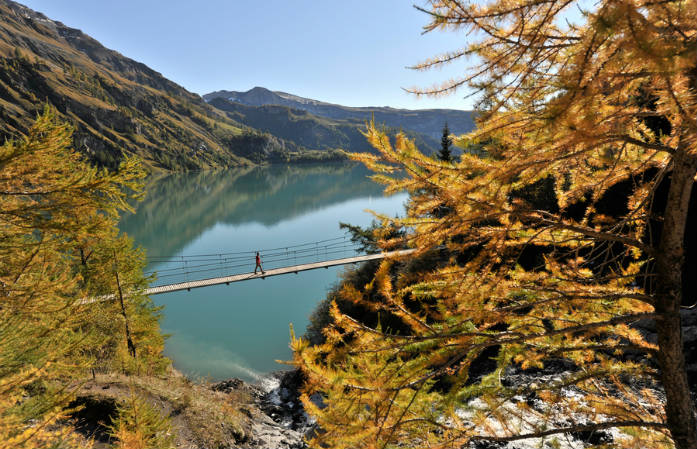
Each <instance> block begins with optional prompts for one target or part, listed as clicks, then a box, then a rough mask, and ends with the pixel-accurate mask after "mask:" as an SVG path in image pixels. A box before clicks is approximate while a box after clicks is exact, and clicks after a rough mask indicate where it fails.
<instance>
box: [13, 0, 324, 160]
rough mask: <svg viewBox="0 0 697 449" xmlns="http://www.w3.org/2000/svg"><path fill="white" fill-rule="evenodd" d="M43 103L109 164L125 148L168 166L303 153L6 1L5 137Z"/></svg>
mask: <svg viewBox="0 0 697 449" xmlns="http://www.w3.org/2000/svg"><path fill="white" fill-rule="evenodd" d="M46 102H48V103H50V104H51V105H53V106H54V107H55V108H56V109H57V110H58V112H59V114H60V115H61V118H62V119H65V120H67V121H69V122H70V123H72V125H73V126H74V127H75V129H76V133H75V145H76V147H77V149H78V150H79V151H80V152H82V153H83V154H85V155H86V156H87V157H88V158H89V159H90V160H92V161H94V162H96V163H98V164H100V165H103V166H107V167H114V166H116V165H118V163H119V161H120V160H121V159H122V158H123V155H124V153H129V154H137V155H139V156H140V157H141V158H142V159H143V160H144V161H145V163H146V164H147V165H148V166H150V167H151V168H156V169H157V168H160V169H170V170H171V169H176V170H182V169H183V170H187V169H200V168H206V167H224V166H238V165H248V164H251V163H252V162H264V161H267V160H274V159H283V160H293V159H294V158H295V159H298V158H302V157H306V155H304V154H303V155H301V154H300V153H302V152H303V151H304V148H299V147H297V146H296V145H294V144H292V143H287V142H284V141H283V140H282V139H278V138H275V137H273V136H270V135H268V134H266V133H260V132H257V131H255V130H252V129H249V128H248V127H246V126H244V125H241V124H239V123H237V122H235V121H234V120H231V119H230V118H228V117H226V116H225V115H224V114H223V113H221V112H220V111H218V110H217V109H215V108H212V107H210V106H209V105H207V104H206V103H205V102H204V101H203V100H202V99H201V97H199V96H198V95H196V94H193V93H191V92H188V91H187V90H185V89H184V88H182V87H181V86H178V85H177V84H175V83H173V82H172V81H169V80H168V79H166V78H164V77H163V76H162V75H160V74H159V73H157V72H155V71H154V70H152V69H150V68H148V67H147V66H145V65H144V64H141V63H139V62H136V61H133V60H131V59H129V58H127V57H124V56H123V55H121V54H119V53H117V52H115V51H112V50H109V49H107V48H105V47H103V46H102V45H101V44H100V43H99V42H97V41H95V40H94V39H92V38H91V37H89V36H87V35H85V34H84V33H82V32H81V31H79V30H76V29H73V28H69V27H66V26H65V25H63V24H62V23H60V22H56V21H52V20H50V19H48V18H47V17H45V16H44V15H42V14H40V13H37V12H35V11H32V10H31V9H29V8H26V7H24V6H21V5H19V4H17V3H14V2H11V1H9V0H0V123H2V126H1V127H0V139H3V140H4V139H7V138H13V137H18V136H20V135H21V134H24V133H25V132H26V131H27V129H28V127H29V125H30V123H31V122H32V121H33V119H34V118H35V117H36V115H37V112H38V111H40V110H41V109H42V108H43V105H44V104H45V103H46ZM319 156H322V155H317V154H311V155H310V157H319Z"/></svg>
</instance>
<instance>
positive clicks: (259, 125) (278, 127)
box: [209, 97, 443, 154]
mask: <svg viewBox="0 0 697 449" xmlns="http://www.w3.org/2000/svg"><path fill="white" fill-rule="evenodd" d="M209 104H210V105H211V106H215V107H216V108H218V109H220V110H221V111H225V113H226V114H227V116H228V118H230V119H232V120H234V121H236V122H239V123H242V124H244V125H247V126H250V127H252V128H255V129H258V130H260V131H263V132H267V133H270V134H272V135H274V136H276V137H278V138H281V139H283V140H284V141H286V142H291V143H293V144H295V145H298V146H300V147H304V148H312V149H317V150H331V149H337V148H340V149H342V150H345V151H351V152H362V151H373V149H372V148H371V146H370V144H368V141H367V140H366V138H365V136H364V135H363V134H362V131H363V130H364V129H365V123H366V120H362V119H356V118H348V119H332V118H327V117H322V116H319V115H315V114H312V113H310V112H308V111H306V110H304V109H296V108H292V107H289V106H282V105H274V104H265V105H262V106H251V105H247V104H243V103H237V102H235V101H231V100H227V99H225V98H222V97H216V98H213V99H211V100H210V101H209ZM440 127H441V129H440V130H438V133H439V137H438V139H434V138H432V137H431V136H430V135H426V134H421V133H418V132H415V131H412V130H404V131H405V132H406V134H407V135H408V136H409V137H410V138H411V139H413V140H414V141H415V143H416V144H417V146H418V147H419V149H420V150H421V151H423V152H425V153H426V154H429V153H432V152H434V151H436V150H438V148H440V133H442V127H443V123H441V125H440ZM398 131H400V129H399V128H396V127H393V128H389V129H388V134H390V135H394V134H396V133H397V132H398Z"/></svg>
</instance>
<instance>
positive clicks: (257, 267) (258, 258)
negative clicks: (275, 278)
mask: <svg viewBox="0 0 697 449" xmlns="http://www.w3.org/2000/svg"><path fill="white" fill-rule="evenodd" d="M256 261H257V265H256V266H255V267H254V274H257V269H260V270H261V274H264V269H263V268H262V267H261V256H260V255H259V251H257V257H256Z"/></svg>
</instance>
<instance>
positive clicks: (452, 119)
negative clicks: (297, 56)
mask: <svg viewBox="0 0 697 449" xmlns="http://www.w3.org/2000/svg"><path fill="white" fill-rule="evenodd" d="M217 98H223V99H225V100H228V101H232V102H235V103H240V104H245V105H249V106H257V107H258V106H265V105H277V106H287V107H290V108H293V109H301V110H304V111H307V112H310V113H312V114H315V115H318V116H321V117H325V118H330V119H336V120H362V121H364V122H365V121H367V120H371V119H372V118H373V117H374V118H375V121H376V122H378V123H383V124H384V125H386V126H388V127H394V128H404V129H408V130H411V131H414V132H417V133H420V134H424V135H427V136H429V137H431V138H434V139H440V136H441V133H442V129H443V125H444V124H445V123H446V122H447V123H448V127H449V128H450V131H451V132H452V133H454V134H464V133H467V132H469V131H471V130H472V129H474V120H473V111H460V110H456V109H398V108H392V107H389V106H365V107H353V106H343V105H340V104H334V103H327V102H324V101H319V100H314V99H311V98H305V97H300V96H298V95H294V94H289V93H287V92H282V91H272V90H269V89H267V88H264V87H260V86H256V87H253V88H252V89H250V90H248V91H246V92H241V91H231V90H218V91H215V92H211V93H208V94H205V95H203V99H204V100H205V101H206V102H208V103H211V101H212V100H214V99H217Z"/></svg>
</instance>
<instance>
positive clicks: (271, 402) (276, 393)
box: [211, 370, 316, 449]
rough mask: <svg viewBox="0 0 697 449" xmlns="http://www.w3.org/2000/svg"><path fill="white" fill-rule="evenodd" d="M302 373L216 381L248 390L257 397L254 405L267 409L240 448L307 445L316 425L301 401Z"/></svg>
mask: <svg viewBox="0 0 697 449" xmlns="http://www.w3.org/2000/svg"><path fill="white" fill-rule="evenodd" d="M301 384H302V374H301V373H300V371H298V370H292V371H280V372H275V373H272V374H271V375H270V376H269V377H267V378H265V379H264V381H262V382H260V383H257V384H249V383H247V382H245V381H243V380H242V379H237V378H232V379H228V380H224V381H221V382H218V383H215V384H213V385H212V386H211V388H212V389H213V390H214V391H220V392H223V393H231V392H244V393H246V394H248V395H249V396H250V397H251V398H253V401H254V405H256V406H257V407H258V409H259V410H261V411H262V412H263V415H262V419H257V420H256V421H255V422H254V424H253V425H252V429H251V430H252V434H251V435H250V437H249V438H248V440H247V441H246V442H245V443H244V444H242V445H240V446H239V448H240V449H261V448H274V449H301V448H306V447H307V445H306V444H305V437H310V436H311V435H312V434H313V433H314V431H315V429H316V427H315V423H314V420H313V419H312V418H311V417H310V416H308V415H307V413H305V410H304V409H303V406H302V403H301V402H300V399H299V396H300V393H299V389H300V386H301Z"/></svg>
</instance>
